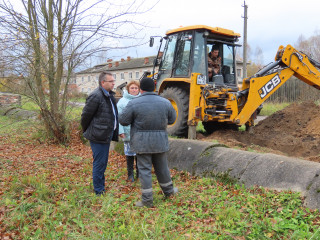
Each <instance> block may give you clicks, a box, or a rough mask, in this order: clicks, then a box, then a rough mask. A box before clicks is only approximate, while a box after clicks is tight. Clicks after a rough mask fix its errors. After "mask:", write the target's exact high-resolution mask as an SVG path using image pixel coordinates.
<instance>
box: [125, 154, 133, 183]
mask: <svg viewBox="0 0 320 240" xmlns="http://www.w3.org/2000/svg"><path fill="white" fill-rule="evenodd" d="M126 158H127V170H128V180H129V181H131V182H134V176H133V164H134V156H126Z"/></svg>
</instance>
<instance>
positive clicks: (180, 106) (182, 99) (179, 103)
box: [160, 87, 189, 137]
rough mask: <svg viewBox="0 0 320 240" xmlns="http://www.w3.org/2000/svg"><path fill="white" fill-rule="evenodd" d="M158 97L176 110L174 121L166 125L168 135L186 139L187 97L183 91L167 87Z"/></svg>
mask: <svg viewBox="0 0 320 240" xmlns="http://www.w3.org/2000/svg"><path fill="white" fill-rule="evenodd" d="M160 96H162V97H164V98H166V99H168V100H169V101H170V102H171V104H172V106H173V108H174V109H175V110H176V114H177V118H176V121H175V122H174V123H173V124H171V125H168V129H167V130H168V133H169V135H172V136H178V137H188V112H189V95H188V93H187V91H186V90H185V89H182V88H179V87H168V88H166V89H165V90H164V91H163V92H162V93H161V94H160Z"/></svg>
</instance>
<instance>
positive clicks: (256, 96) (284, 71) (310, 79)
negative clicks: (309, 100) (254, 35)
mask: <svg viewBox="0 0 320 240" xmlns="http://www.w3.org/2000/svg"><path fill="white" fill-rule="evenodd" d="M275 60H276V62H274V63H273V64H270V65H268V66H266V67H265V68H263V69H261V70H260V71H259V72H258V73H256V74H255V75H254V76H252V77H250V78H247V79H244V81H243V85H242V90H241V91H239V92H238V94H237V101H238V115H237V116H236V117H235V118H234V119H233V122H234V123H236V124H237V125H243V124H247V125H249V126H250V125H252V124H253V117H252V116H253V114H254V112H255V111H256V109H257V108H258V107H259V106H260V105H261V104H262V103H263V102H264V101H266V100H267V99H268V98H269V97H270V96H271V95H272V94H273V93H274V92H275V91H277V89H279V88H280V87H281V86H282V85H283V84H284V83H285V82H286V81H287V80H288V79H290V77H292V76H295V77H297V78H298V79H300V80H302V81H303V82H305V83H307V84H309V85H311V86H313V87H315V88H317V89H319V90H320V72H319V70H318V69H317V68H320V64H319V63H317V62H316V61H315V60H313V59H311V58H309V57H308V56H307V55H305V54H303V53H301V52H299V51H297V50H296V49H295V48H293V47H292V46H291V45H287V46H286V47H285V48H284V47H283V46H280V47H279V49H278V52H277V54H276V57H275Z"/></svg>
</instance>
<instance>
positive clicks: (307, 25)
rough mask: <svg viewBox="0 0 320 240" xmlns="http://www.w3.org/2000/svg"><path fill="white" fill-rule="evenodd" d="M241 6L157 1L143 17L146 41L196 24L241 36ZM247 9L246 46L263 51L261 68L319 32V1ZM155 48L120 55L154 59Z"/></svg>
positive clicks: (260, 1)
mask: <svg viewBox="0 0 320 240" xmlns="http://www.w3.org/2000/svg"><path fill="white" fill-rule="evenodd" d="M243 5H244V1H243V0H219V1H218V0H193V1H191V0H160V1H159V3H158V4H157V5H156V6H155V7H154V8H153V9H152V10H151V11H150V12H148V13H147V14H145V15H143V16H142V17H143V19H144V20H146V19H147V21H148V25H149V26H150V27H152V28H150V29H146V31H145V35H146V39H148V38H149V37H150V36H151V35H162V36H164V35H165V32H166V31H167V30H168V29H173V28H177V27H179V26H188V25H198V24H199V25H208V26H212V27H222V28H227V29H231V30H234V31H235V32H238V33H240V34H241V36H243V16H244V8H243ZM246 5H247V6H248V44H249V45H250V46H251V49H252V52H254V51H255V49H256V47H257V46H258V47H260V48H261V49H262V51H263V56H264V59H263V62H264V64H267V63H269V62H272V61H274V56H275V54H276V51H277V49H278V47H279V46H280V45H287V44H291V45H294V44H295V43H296V42H297V40H298V38H299V36H300V35H303V36H304V37H305V38H309V37H310V36H312V35H315V32H316V31H319V30H320V17H319V15H320V1H318V0H304V1H302V0H246ZM240 42H241V43H242V38H240ZM156 46H157V44H155V46H154V47H153V48H149V46H148V45H147V44H146V45H144V46H141V47H139V48H137V49H131V50H127V51H125V52H123V53H121V54H123V57H125V56H131V57H135V58H136V57H144V56H150V55H156V52H157V48H156ZM240 51H241V55H242V49H241V50H240ZM118 54H119V53H118ZM118 54H117V55H118Z"/></svg>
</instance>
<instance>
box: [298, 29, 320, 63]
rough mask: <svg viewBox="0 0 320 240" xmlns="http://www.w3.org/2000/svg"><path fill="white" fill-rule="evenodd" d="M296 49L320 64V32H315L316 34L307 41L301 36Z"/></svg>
mask: <svg viewBox="0 0 320 240" xmlns="http://www.w3.org/2000/svg"><path fill="white" fill-rule="evenodd" d="M295 45H296V48H297V49H298V50H300V51H302V52H304V53H305V54H307V55H308V56H310V57H311V58H313V59H314V60H317V61H318V62H320V32H319V31H315V34H314V35H313V36H311V37H309V38H308V39H305V38H304V37H303V36H302V35H301V36H299V38H298V40H297V43H296V44H295Z"/></svg>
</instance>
